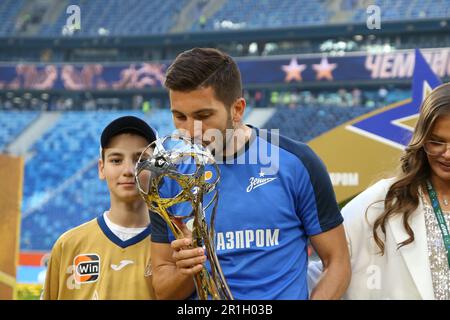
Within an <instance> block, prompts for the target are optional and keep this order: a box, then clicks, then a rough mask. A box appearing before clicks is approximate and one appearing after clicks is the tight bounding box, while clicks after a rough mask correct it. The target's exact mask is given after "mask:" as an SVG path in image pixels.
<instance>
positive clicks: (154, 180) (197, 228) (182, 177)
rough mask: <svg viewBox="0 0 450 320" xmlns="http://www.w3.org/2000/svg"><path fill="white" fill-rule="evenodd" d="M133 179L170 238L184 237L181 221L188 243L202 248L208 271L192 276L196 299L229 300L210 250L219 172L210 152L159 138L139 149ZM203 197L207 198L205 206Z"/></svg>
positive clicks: (213, 250) (178, 140)
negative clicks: (170, 232) (204, 252)
mask: <svg viewBox="0 0 450 320" xmlns="http://www.w3.org/2000/svg"><path fill="white" fill-rule="evenodd" d="M206 169H208V170H206ZM206 176H207V177H206ZM135 179H136V184H137V186H138V190H139V193H140V195H141V196H142V197H143V199H144V200H145V202H146V204H147V207H148V208H149V210H151V211H153V212H155V213H157V214H158V215H159V216H161V217H162V218H163V219H164V221H165V222H166V223H167V225H168V226H169V228H170V230H171V231H172V233H173V234H174V236H175V238H176V239H182V238H185V237H186V235H185V234H184V233H183V231H182V225H183V224H187V226H188V229H190V231H191V232H192V240H193V241H192V243H193V244H192V246H191V247H192V248H196V247H204V249H205V251H206V254H207V258H208V261H209V264H210V271H209V270H208V269H207V268H206V266H205V265H204V266H203V268H202V270H201V271H200V272H199V273H197V274H196V275H195V276H194V283H195V288H196V291H197V294H198V297H199V299H200V300H208V299H213V300H232V299H233V296H232V294H231V291H230V289H229V287H228V285H227V283H226V280H225V277H224V275H223V272H222V269H221V267H220V263H219V259H218V258H217V254H216V244H215V231H214V222H215V216H216V208H217V201H218V196H219V193H218V190H217V184H218V182H219V180H220V171H219V167H218V166H217V163H216V162H215V160H214V157H213V155H212V154H211V152H210V151H209V150H208V149H206V148H205V147H203V146H202V145H200V144H195V143H192V142H191V140H190V139H188V138H186V137H184V136H177V135H169V136H165V137H163V138H160V139H157V140H156V141H154V142H152V143H151V144H150V145H148V146H147V147H146V149H145V150H144V151H143V152H142V153H141V155H140V157H139V160H138V162H137V163H136V170H135ZM205 197H207V198H209V201H208V203H207V204H206V205H204V204H203V202H204V200H205ZM207 212H208V213H210V219H209V224H208V222H207V215H206V213H207Z"/></svg>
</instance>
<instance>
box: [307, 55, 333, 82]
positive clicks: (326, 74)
mask: <svg viewBox="0 0 450 320" xmlns="http://www.w3.org/2000/svg"><path fill="white" fill-rule="evenodd" d="M336 67H337V63H328V59H327V58H322V60H320V64H313V69H314V70H315V71H316V72H317V73H316V79H317V80H320V79H327V80H333V74H332V71H333V70H334V69H336Z"/></svg>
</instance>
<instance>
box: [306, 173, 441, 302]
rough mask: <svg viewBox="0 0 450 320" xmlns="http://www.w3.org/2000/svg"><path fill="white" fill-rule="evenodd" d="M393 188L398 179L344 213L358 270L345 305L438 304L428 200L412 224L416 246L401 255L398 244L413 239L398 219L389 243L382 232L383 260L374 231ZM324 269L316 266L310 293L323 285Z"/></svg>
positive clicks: (374, 189) (354, 202)
mask: <svg viewBox="0 0 450 320" xmlns="http://www.w3.org/2000/svg"><path fill="white" fill-rule="evenodd" d="M393 182H394V179H385V180H380V181H379V182H377V183H376V184H374V185H373V186H371V187H369V188H368V189H366V190H365V191H363V192H362V193H361V194H359V195H358V196H357V197H355V198H354V199H353V200H352V201H350V202H349V203H348V204H347V205H346V206H345V207H344V208H343V209H342V215H343V216H344V227H345V232H346V236H347V242H348V248H349V251H350V258H351V266H352V279H351V282H350V286H349V288H348V290H347V292H346V294H345V296H344V299H351V300H353V299H434V291H433V285H432V279H431V271H430V264H429V260H428V249H427V241H426V229H425V218H424V210H423V203H422V200H420V202H419V206H418V208H417V209H416V210H415V211H414V212H413V214H412V215H411V216H410V220H409V224H410V226H411V228H412V230H413V231H414V238H415V240H414V242H412V243H410V244H408V245H406V246H403V247H401V248H400V249H397V244H398V243H400V242H402V241H404V240H406V239H408V238H409V236H408V234H407V233H406V231H405V230H404V228H403V223H402V216H399V215H398V216H395V217H393V218H391V219H389V220H388V222H387V224H386V239H384V237H383V233H382V232H381V231H379V235H380V238H381V239H383V240H384V243H385V253H384V255H382V256H381V255H380V254H379V253H378V252H379V248H378V246H377V245H376V243H375V241H374V238H373V233H372V226H373V222H374V221H375V219H376V218H377V217H379V216H380V215H381V214H382V213H383V210H384V199H385V196H386V193H387V191H388V189H389V187H390V185H391V184H392V183H393ZM379 200H381V202H377V201H379ZM373 203H375V204H373ZM371 204H372V205H371ZM367 208H368V210H367V216H366V209H367ZM320 269H321V264H320V262H316V263H314V262H313V263H310V266H309V270H308V275H309V279H308V280H309V284H310V288H311V287H314V286H315V284H316V283H317V281H318V278H319V276H320Z"/></svg>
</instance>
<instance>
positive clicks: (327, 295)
mask: <svg viewBox="0 0 450 320" xmlns="http://www.w3.org/2000/svg"><path fill="white" fill-rule="evenodd" d="M310 240H311V244H312V245H313V247H314V249H315V250H316V252H317V254H318V255H319V257H320V259H321V260H322V265H323V273H322V276H321V278H320V280H319V282H318V283H317V285H316V287H315V288H314V289H313V290H312V292H311V299H312V300H320V299H340V298H341V297H342V296H343V295H344V293H345V291H346V290H347V288H348V285H349V284H350V278H351V267H350V255H349V253H348V247H347V241H346V239H345V232H344V227H343V225H342V224H341V225H339V226H338V227H336V228H333V229H331V230H328V231H326V232H324V233H321V234H318V235H315V236H311V238H310Z"/></svg>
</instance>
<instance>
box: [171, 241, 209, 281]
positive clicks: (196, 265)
mask: <svg viewBox="0 0 450 320" xmlns="http://www.w3.org/2000/svg"><path fill="white" fill-rule="evenodd" d="M191 245H192V238H184V239H178V240H174V241H172V243H171V244H170V246H171V247H172V249H173V254H172V258H173V260H174V261H175V264H176V266H177V269H178V270H179V272H180V273H181V274H183V275H190V276H194V275H196V274H197V273H199V272H200V271H201V270H202V268H203V263H204V262H205V261H206V255H205V250H204V249H203V248H191Z"/></svg>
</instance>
